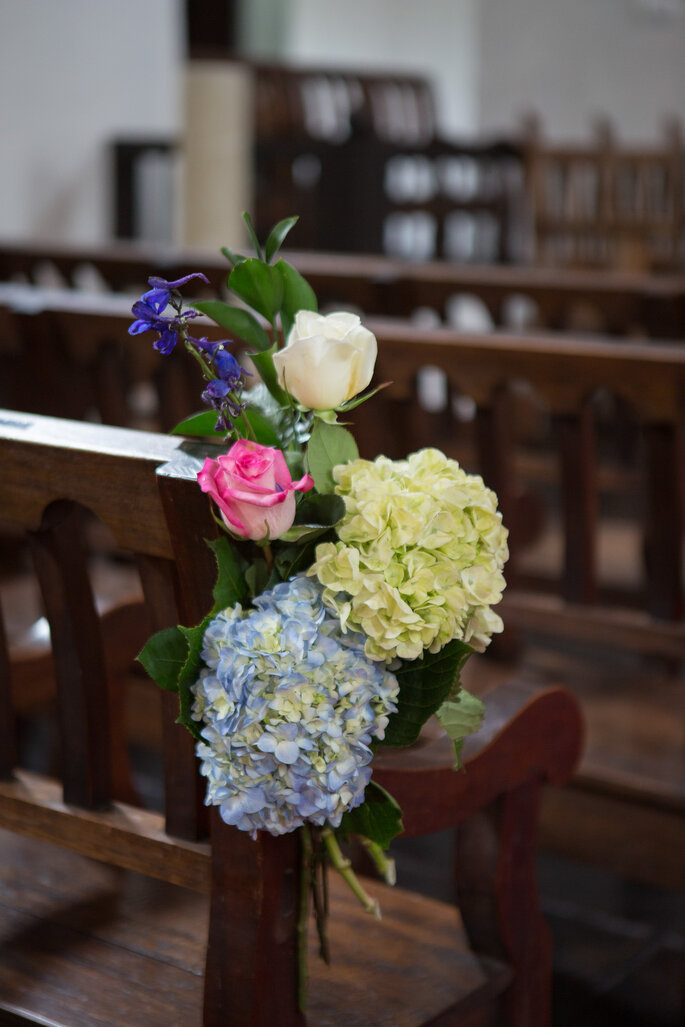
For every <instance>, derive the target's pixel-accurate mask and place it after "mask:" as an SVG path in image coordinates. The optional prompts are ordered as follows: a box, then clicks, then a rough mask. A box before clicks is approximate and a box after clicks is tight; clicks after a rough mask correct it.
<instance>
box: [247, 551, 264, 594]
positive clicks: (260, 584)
mask: <svg viewBox="0 0 685 1027" xmlns="http://www.w3.org/2000/svg"><path fill="white" fill-rule="evenodd" d="M268 580H269V569H268V567H267V565H266V560H264V559H263V558H262V557H258V558H257V559H256V560H253V562H252V563H251V564H250V566H249V567H248V568H247V570H246V571H245V581H246V582H247V585H248V587H249V589H250V594H251V595H252V596H258V595H261V594H262V592H263V591H264V590H265V588H266V585H267V582H268Z"/></svg>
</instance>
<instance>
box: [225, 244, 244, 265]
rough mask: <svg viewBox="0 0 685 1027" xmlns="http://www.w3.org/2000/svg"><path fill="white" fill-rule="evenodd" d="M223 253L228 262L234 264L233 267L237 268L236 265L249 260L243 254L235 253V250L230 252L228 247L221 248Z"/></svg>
mask: <svg viewBox="0 0 685 1027" xmlns="http://www.w3.org/2000/svg"><path fill="white" fill-rule="evenodd" d="M221 252H222V253H223V255H224V257H225V258H226V260H228V261H229V263H230V264H232V265H233V266H235V265H236V264H239V263H240V262H241V260H246V259H247V258H246V257H244V256H243V255H242V253H234V252H233V250H229V248H228V246H222V247H221Z"/></svg>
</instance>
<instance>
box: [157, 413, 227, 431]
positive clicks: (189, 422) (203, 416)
mask: <svg viewBox="0 0 685 1027" xmlns="http://www.w3.org/2000/svg"><path fill="white" fill-rule="evenodd" d="M216 416H217V415H216V410H202V411H201V412H200V413H198V414H191V415H190V417H186V418H185V420H183V421H180V422H179V423H178V424H177V425H176V426H175V427H174V428H172V429H171V431H170V432H169V434H170V435H194V436H198V437H204V436H212V435H214V436H216V437H217V438H221V436H222V434H223V432H216V431H215V430H214V425H215V424H216Z"/></svg>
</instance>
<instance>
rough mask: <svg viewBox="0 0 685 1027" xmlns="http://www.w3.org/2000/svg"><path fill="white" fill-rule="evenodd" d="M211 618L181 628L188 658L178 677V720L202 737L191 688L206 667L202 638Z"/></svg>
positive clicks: (196, 735) (197, 736) (192, 733)
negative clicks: (194, 718) (194, 712)
mask: <svg viewBox="0 0 685 1027" xmlns="http://www.w3.org/2000/svg"><path fill="white" fill-rule="evenodd" d="M211 619H212V614H211V613H209V614H207V616H206V617H205V619H204V620H203V621H202V622H201V623H200V624H197V625H196V626H195V627H194V628H179V631H181V632H182V634H183V635H184V636H185V640H186V643H187V652H188V658H187V659H186V662H185V663H184V665H183V669H182V670H181V673H180V675H179V678H178V701H179V713H178V720H177V722H178V723H179V724H183V726H184V727H187V728H188V730H189V731H190V733H191V735H193V736H194V737H195V738H201V737H202V735H201V725H200V722H199V721H197V720H193V717H192V712H191V711H192V708H193V701H194V696H193V693H192V692H191V690H190V689H191V686H192V685H194V684H195V682H196V681H197V679H198V678H199V676H200V671H201V670H202V668H203V667H204V661H203V659H202V657H201V655H200V653H201V651H202V638H203V636H204V633H205V631H206V629H207V625H208V624H209V622H210V620H211Z"/></svg>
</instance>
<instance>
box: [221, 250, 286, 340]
mask: <svg viewBox="0 0 685 1027" xmlns="http://www.w3.org/2000/svg"><path fill="white" fill-rule="evenodd" d="M228 287H229V289H232V290H233V292H235V293H236V294H237V295H238V296H240V298H241V299H242V300H244V301H245V303H247V305H248V306H249V307H252V309H253V310H256V311H257V313H258V314H261V315H262V317H265V318H266V320H267V321H269V322H270V323H271V324H273V322H274V321H275V319H276V314H277V313H278V312H279V310H280V309H281V303H282V301H283V279H282V278H281V276H280V274H279V272H278V271H277V270H276V268H275V267H272V266H271V264H265V263H264V262H263V261H261V260H257V259H256V258H255V257H248V259H247V260H243V261H241V262H240V264H236V266H235V267H234V268H233V270H232V271H231V273H230V275H229V276H228ZM260 348H263V347H260Z"/></svg>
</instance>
